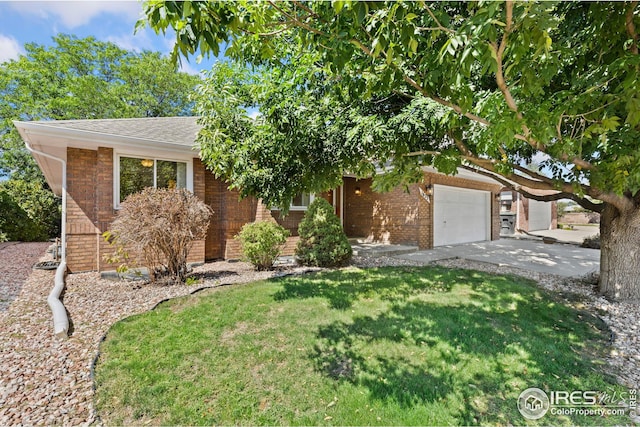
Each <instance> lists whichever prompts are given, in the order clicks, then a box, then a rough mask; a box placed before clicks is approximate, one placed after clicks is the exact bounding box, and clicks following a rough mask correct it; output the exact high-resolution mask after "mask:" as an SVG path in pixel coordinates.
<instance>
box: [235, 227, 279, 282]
mask: <svg viewBox="0 0 640 427" xmlns="http://www.w3.org/2000/svg"><path fill="white" fill-rule="evenodd" d="M287 237H289V232H288V231H287V230H285V229H284V228H283V227H281V226H280V225H278V224H276V223H274V222H271V221H258V222H252V223H250V224H245V225H244V226H243V227H242V230H240V233H238V235H237V236H236V239H237V240H239V241H240V244H241V245H242V255H243V258H244V260H245V261H248V262H250V263H251V264H252V265H253V266H254V267H255V268H256V270H270V269H271V268H272V267H273V263H274V262H275V261H276V258H278V256H280V253H281V252H282V245H283V244H284V242H286V240H287Z"/></svg>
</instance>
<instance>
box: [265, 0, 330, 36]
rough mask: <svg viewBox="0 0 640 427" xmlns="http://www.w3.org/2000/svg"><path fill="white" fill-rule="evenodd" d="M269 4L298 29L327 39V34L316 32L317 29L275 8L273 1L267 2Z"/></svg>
mask: <svg viewBox="0 0 640 427" xmlns="http://www.w3.org/2000/svg"><path fill="white" fill-rule="evenodd" d="M269 4H270V5H271V6H272V7H273V8H274V9H276V10H277V11H278V12H280V13H282V14H283V15H284V16H286V17H287V18H289V19H290V20H291V22H293V23H295V24H296V25H297V26H298V27H302V28H304V29H305V30H307V31H310V32H312V33H314V34H318V35H321V36H325V37H329V34H327V33H325V32H323V31H320V30H318V29H317V28H313V27H312V26H311V25H309V24H307V23H306V22H302V21H300V20H299V19H298V17H296V16H293V15H291V14H289V13H287V12H285V11H284V10H282V9H281V8H279V7H278V6H276V4H275V2H274V1H273V0H269Z"/></svg>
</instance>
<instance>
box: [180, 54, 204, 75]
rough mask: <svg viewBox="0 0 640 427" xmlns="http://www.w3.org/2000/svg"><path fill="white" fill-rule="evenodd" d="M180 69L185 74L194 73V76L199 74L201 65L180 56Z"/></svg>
mask: <svg viewBox="0 0 640 427" xmlns="http://www.w3.org/2000/svg"><path fill="white" fill-rule="evenodd" d="M179 69H180V71H182V72H184V73H187V74H194V75H196V76H201V75H202V74H201V70H202V67H201V66H200V64H197V63H196V64H194V63H193V62H187V60H186V59H184V58H181V60H180V67H179Z"/></svg>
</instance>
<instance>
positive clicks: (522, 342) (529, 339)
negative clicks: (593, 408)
mask: <svg viewBox="0 0 640 427" xmlns="http://www.w3.org/2000/svg"><path fill="white" fill-rule="evenodd" d="M603 327H604V325H603V324H602V322H601V321H599V320H598V319H596V318H594V317H592V316H590V315H589V314H587V313H584V312H580V311H577V310H575V309H573V308H571V307H568V306H566V305H564V304H562V303H560V302H558V301H557V300H554V299H553V297H552V296H550V295H547V294H545V293H544V292H543V291H541V290H540V289H539V288H537V287H536V286H535V284H533V283H531V282H529V281H527V280H525V279H522V278H517V277H511V276H494V275H489V274H484V273H479V272H474V271H467V270H451V269H444V268H434V267H424V268H422V267H421V268H414V267H403V268H378V269H370V270H360V269H347V270H342V271H333V272H324V273H319V274H313V275H306V276H301V277H289V278H283V279H279V280H274V281H267V282H256V283H252V284H249V285H239V286H234V287H229V288H223V289H220V290H217V291H205V292H202V293H200V294H197V295H194V296H191V297H186V298H180V299H176V300H172V301H169V302H167V303H164V304H162V305H160V306H159V307H158V308H157V309H156V310H153V311H151V312H148V313H145V314H141V315H138V316H134V317H131V318H129V319H126V320H124V321H122V322H119V323H117V324H116V325H114V326H113V328H112V329H111V331H110V332H109V334H108V336H107V339H106V341H105V342H104V343H103V344H102V347H101V356H100V359H99V362H98V364H97V367H96V384H97V391H96V407H97V410H98V414H99V416H100V417H101V418H102V421H103V423H105V424H107V425H122V424H136V425H143V424H144V425H147V424H153V425H158V424H162V425H175V424H181V425H214V424H223V425H231V424H233V425H283V424H285V425H474V424H483V425H484V424H494V425H507V424H514V425H523V424H527V425H537V424H540V425H576V424H579V425H588V424H592V425H617V424H625V423H626V424H628V423H629V420H628V419H627V418H625V417H609V418H602V417H595V416H591V417H589V416H572V417H567V416H558V415H551V413H550V412H549V413H547V415H545V416H544V417H543V418H541V419H540V420H537V421H528V420H526V419H524V418H523V417H522V415H520V413H519V412H518V409H517V406H516V401H517V398H518V396H519V394H520V392H521V391H523V390H525V389H527V388H529V387H539V388H541V389H544V390H568V391H573V390H596V391H603V392H604V391H606V392H608V393H609V394H610V395H612V394H613V393H617V394H618V395H620V393H626V390H625V389H623V388H622V387H620V386H618V385H615V382H614V380H613V379H612V378H610V377H608V376H607V375H605V374H603V369H604V363H603V362H602V360H601V359H600V356H601V355H602V354H603V352H604V351H605V346H606V338H605V336H606V334H605V333H604V332H603V330H602V328H603Z"/></svg>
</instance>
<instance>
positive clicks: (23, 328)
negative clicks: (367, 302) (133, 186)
mask: <svg viewBox="0 0 640 427" xmlns="http://www.w3.org/2000/svg"><path fill="white" fill-rule="evenodd" d="M14 246H15V247H14ZM11 247H14V249H12V251H13V252H11V253H10V257H5V253H4V251H6V250H8V249H10V248H11ZM45 249H46V244H45V245H44V246H42V245H41V246H39V247H29V246H25V244H20V245H12V246H6V247H4V248H2V249H1V250H0V256H1V257H2V258H1V260H2V263H0V277H5V276H7V275H6V274H5V272H6V271H8V269H10V270H11V271H13V273H14V275H15V277H16V281H15V283H17V282H19V281H20V280H19V277H23V276H24V275H25V274H26V273H25V271H27V272H28V273H30V275H29V277H28V278H27V279H26V281H24V282H23V283H22V285H21V288H16V286H19V285H12V286H14V288H13V289H14V290H13V291H12V292H14V293H16V289H18V290H20V289H21V293H20V295H19V296H18V297H17V298H15V300H12V303H11V304H10V305H9V307H8V309H6V310H3V311H0V425H18V424H22V425H25V424H26V425H43V424H46V425H50V424H65V425H69V424H71V425H81V424H84V425H88V424H91V423H94V422H95V421H96V415H95V412H94V409H93V384H92V380H91V375H90V370H91V365H92V363H93V360H94V358H95V356H96V354H97V352H98V347H99V343H100V341H101V339H102V337H103V336H104V334H105V333H106V332H107V330H108V329H109V327H110V326H111V325H112V324H113V323H115V322H117V321H118V320H121V319H123V318H125V317H127V316H130V315H132V314H136V313H141V312H144V311H146V310H149V309H151V308H153V307H154V306H155V305H156V304H157V303H158V302H160V301H162V300H165V299H168V298H174V297H178V296H182V295H186V294H190V293H193V292H194V291H196V290H197V289H199V288H203V287H219V286H221V285H225V284H232V283H247V282H251V281H255V280H260V279H266V278H269V277H273V276H276V275H283V274H289V273H300V272H304V271H306V269H300V268H294V267H282V268H281V269H280V270H279V271H276V272H255V271H253V270H252V269H251V267H250V266H249V265H247V264H245V263H230V262H218V263H210V264H206V265H204V266H202V267H198V268H196V269H195V272H196V273H197V274H198V276H199V277H200V278H201V282H200V283H199V284H196V285H192V286H152V285H143V286H141V285H140V284H139V283H137V282H117V281H109V280H102V279H100V276H99V274H97V273H82V274H73V275H70V276H68V277H67V289H66V292H65V294H64V299H63V301H64V304H65V306H66V307H67V310H68V312H69V313H70V315H71V322H72V334H71V337H70V338H69V339H68V340H57V339H56V338H54V337H53V334H52V324H51V322H52V321H51V312H50V310H49V307H48V305H47V303H46V297H47V295H48V293H49V291H50V289H51V287H52V284H53V275H54V272H52V271H42V270H40V271H33V272H30V271H28V269H29V267H30V265H31V264H33V262H35V260H33V262H32V261H31V260H32V257H33V253H35V252H38V251H39V254H40V255H41V254H42V253H43V252H44V250H45ZM29 254H31V255H29ZM30 257H31V258H30ZM18 260H20V262H18ZM22 260H27V261H25V262H23V261H22ZM41 260H46V257H43V258H41ZM9 264H10V265H9ZM20 264H22V265H20ZM441 264H444V265H447V266H452V267H462V268H474V269H479V270H486V271H490V272H497V273H514V274H521V275H522V273H523V272H521V271H509V269H505V268H503V267H498V266H493V265H490V264H483V263H470V262H467V261H463V260H452V261H444V262H441ZM8 265H9V266H8ZM354 265H357V266H361V267H369V266H382V265H394V266H399V265H417V264H416V263H413V262H407V261H401V260H397V259H394V258H363V257H358V258H356V259H355V260H354ZM18 272H19V273H18ZM526 274H527V275H530V277H531V278H532V279H534V280H538V281H540V282H541V284H542V286H543V287H550V288H551V289H554V290H558V291H560V292H565V291H567V290H571V291H572V292H574V291H575V289H574V288H575V285H571V284H569V283H566V281H565V280H564V279H561V278H557V277H555V276H550V275H547V276H548V277H546V276H545V275H540V274H538V273H526ZM20 275H22V276H20ZM0 283H4V282H0ZM12 283H14V282H12ZM580 290H581V292H582V291H584V294H585V301H587V302H585V305H586V306H588V308H591V309H596V310H599V312H600V314H601V317H603V319H605V321H607V323H608V324H609V325H610V327H611V329H612V330H613V331H614V332H615V337H616V339H615V342H614V347H615V350H614V351H615V352H617V355H616V354H614V351H612V355H611V358H610V359H609V362H610V363H611V364H613V365H615V366H619V367H620V368H621V372H622V374H621V377H620V378H621V380H622V381H623V382H625V383H627V385H630V386H632V387H636V388H637V387H638V377H637V373H638V372H640V369H639V367H638V365H640V360H639V359H638V358H637V356H638V353H637V352H638V349H639V347H640V346H639V345H638V341H637V329H634V327H635V328H637V325H638V319H639V316H638V307H637V305H636V306H633V305H627V304H620V303H609V302H607V301H606V300H604V299H602V298H598V297H595V296H593V295H592V294H593V292H592V290H591V289H590V288H588V287H586V286H581V287H580ZM3 292H4V291H3ZM634 330H635V331H636V332H635V334H631V331H634ZM632 350H635V351H636V353H633V351H632ZM629 357H631V359H629ZM634 357H635V359H634ZM634 373H635V376H634Z"/></svg>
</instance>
